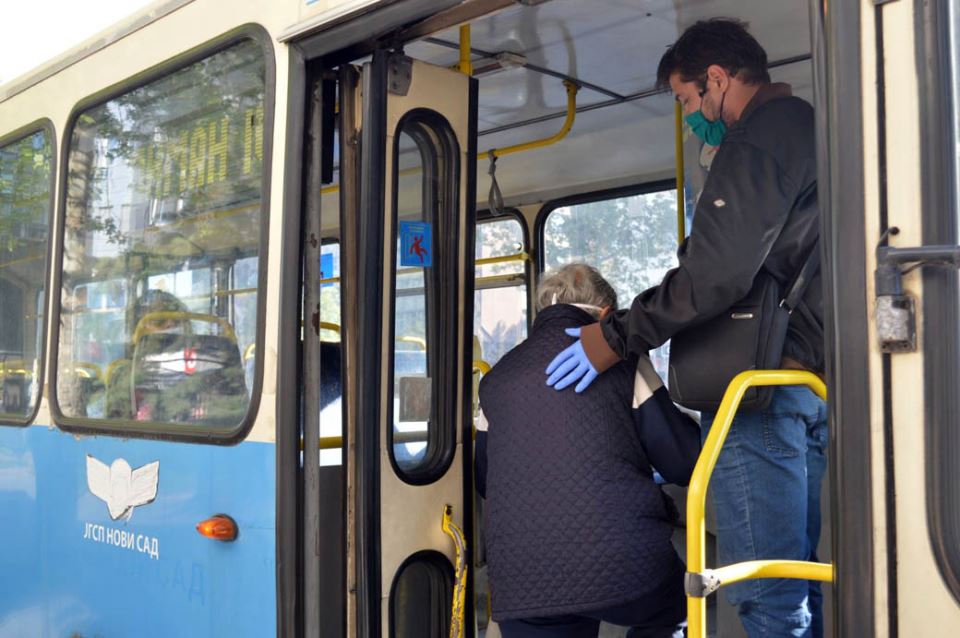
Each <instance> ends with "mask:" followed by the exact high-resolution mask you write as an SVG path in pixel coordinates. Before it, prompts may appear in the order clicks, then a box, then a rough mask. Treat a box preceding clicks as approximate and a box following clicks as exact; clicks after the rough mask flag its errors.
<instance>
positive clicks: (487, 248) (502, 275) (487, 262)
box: [473, 215, 529, 365]
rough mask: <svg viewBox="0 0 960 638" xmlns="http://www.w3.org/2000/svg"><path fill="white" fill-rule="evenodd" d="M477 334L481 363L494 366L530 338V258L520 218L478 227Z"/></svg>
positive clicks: (478, 224) (485, 223)
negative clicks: (528, 272)
mask: <svg viewBox="0 0 960 638" xmlns="http://www.w3.org/2000/svg"><path fill="white" fill-rule="evenodd" d="M475 255H476V271H475V273H474V276H475V286H474V293H473V334H474V336H475V337H476V338H477V339H478V340H479V342H480V356H479V358H480V359H483V360H484V361H485V362H487V363H489V364H490V365H494V364H495V363H496V362H497V361H499V360H500V357H502V356H503V355H505V354H506V353H507V352H509V351H510V350H511V349H512V348H513V347H514V346H516V345H517V344H518V343H520V342H521V341H523V340H524V339H526V338H527V322H528V319H527V317H528V311H527V298H528V297H527V264H528V261H529V257H528V255H527V246H526V238H525V236H524V232H523V225H522V223H521V221H520V219H518V218H517V217H514V216H512V215H511V216H505V217H495V218H492V219H490V220H484V221H480V222H478V223H477V237H476V251H475Z"/></svg>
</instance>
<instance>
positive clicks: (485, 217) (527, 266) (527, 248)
mask: <svg viewBox="0 0 960 638" xmlns="http://www.w3.org/2000/svg"><path fill="white" fill-rule="evenodd" d="M507 217H509V218H513V219H516V220H517V222H518V223H519V224H520V231H521V233H522V235H523V240H522V241H523V252H525V253H527V255H529V256H530V258H529V259H527V260H526V261H525V262H524V264H523V285H524V286H526V294H525V295H524V296H525V297H526V299H527V317H526V319H527V321H526V323H527V334H528V335H529V334H530V329H531V328H532V327H533V312H532V310H533V302H534V298H535V295H534V288H535V287H534V286H533V280H534V272H533V269H534V263H535V261H536V255H535V254H534V251H535V248H534V247H533V246H531V245H530V227H529V226H528V225H527V218H526V217H524V216H523V213H521V212H520V210H519V209H517V208H513V207H512V206H508V207H506V208H504V209H503V213H501V214H500V215H494V214H493V213H492V212H490V210H489V209H487V208H485V209H483V210H480V211H477V221H476V223H475V225H476V226H477V227H479V226H480V225H481V224H486V223H491V222H495V221H499V220H503V219H504V218H507ZM474 245H476V236H474ZM473 261H474V264H476V261H477V254H476V248H474V254H473ZM476 282H477V275H476V267H474V275H473V293H474V294H476V293H477V291H480V290H490V288H478V287H477V284H476ZM514 285H517V286H518V285H520V284H514Z"/></svg>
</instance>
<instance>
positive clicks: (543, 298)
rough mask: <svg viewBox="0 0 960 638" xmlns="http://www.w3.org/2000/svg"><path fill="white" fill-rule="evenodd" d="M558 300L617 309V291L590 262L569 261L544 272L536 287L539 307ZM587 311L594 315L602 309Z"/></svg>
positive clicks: (540, 308)
mask: <svg viewBox="0 0 960 638" xmlns="http://www.w3.org/2000/svg"><path fill="white" fill-rule="evenodd" d="M555 303H568V304H586V305H590V306H597V307H599V308H606V307H607V306H609V307H610V308H611V309H612V310H616V309H617V293H616V291H615V290H614V289H613V286H611V285H610V284H609V283H608V282H607V280H606V279H604V278H603V276H602V275H601V274H600V272H599V271H598V270H597V269H596V268H594V267H593V266H588V265H587V264H581V263H573V264H567V265H566V266H564V267H562V268H560V269H559V270H553V271H551V272H548V273H544V275H543V277H542V278H541V280H540V286H539V287H538V288H537V310H538V311H540V310H543V309H544V308H546V307H547V306H552V305H553V304H555ZM585 310H587V312H589V313H590V314H592V315H594V316H595V317H598V316H599V314H600V313H599V312H597V311H594V310H588V309H585Z"/></svg>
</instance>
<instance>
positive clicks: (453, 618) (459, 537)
mask: <svg viewBox="0 0 960 638" xmlns="http://www.w3.org/2000/svg"><path fill="white" fill-rule="evenodd" d="M442 527H443V531H444V533H445V534H446V535H447V536H449V537H450V538H451V539H452V540H453V546H454V549H455V550H456V560H455V561H454V565H455V569H454V578H455V580H454V587H453V608H452V609H451V610H450V638H462V637H463V616H464V609H465V608H466V603H467V541H466V539H465V538H464V536H463V530H461V529H460V527H459V526H457V524H456V523H454V522H453V508H452V507H451V506H449V505H445V506H444V508H443V523H442Z"/></svg>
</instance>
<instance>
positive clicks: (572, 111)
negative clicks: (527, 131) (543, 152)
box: [477, 80, 580, 160]
mask: <svg viewBox="0 0 960 638" xmlns="http://www.w3.org/2000/svg"><path fill="white" fill-rule="evenodd" d="M563 86H565V87H566V89H567V119H565V120H564V121H563V126H561V127H560V130H559V131H557V132H556V133H555V134H554V135H551V136H550V137H545V138H543V139H540V140H533V141H531V142H524V143H522V144H514V145H513V146H504V147H503V148H492V149H490V150H489V151H487V152H486V153H478V154H477V160H480V159H482V158H488V157H490V154H491V153H493V156H494V157H503V156H504V155H510V154H511V153H520V152H523V151H530V150H533V149H535V148H540V147H541V146H550V145H551V144H556V143H557V142H559V141H560V140H562V139H563V138H565V137H566V136H567V133H569V132H570V129H571V128H573V121H574V120H575V119H576V117H577V91H579V90H580V87H579V86H577V85H576V84H574V83H573V82H571V81H570V80H564V81H563Z"/></svg>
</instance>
